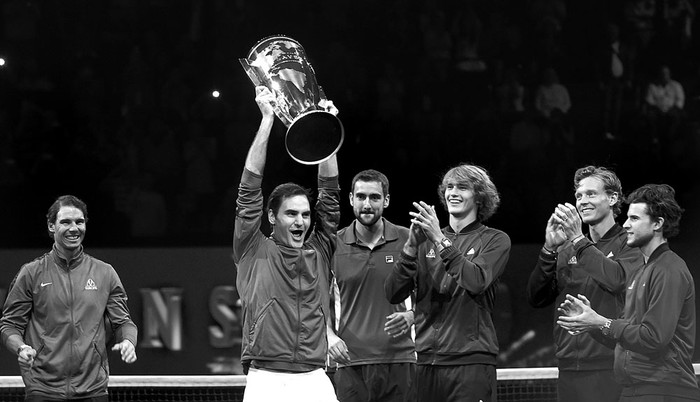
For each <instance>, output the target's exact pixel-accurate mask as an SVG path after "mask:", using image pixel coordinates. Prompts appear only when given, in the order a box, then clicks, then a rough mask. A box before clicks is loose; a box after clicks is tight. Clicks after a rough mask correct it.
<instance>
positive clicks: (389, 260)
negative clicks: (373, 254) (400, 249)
mask: <svg viewBox="0 0 700 402" xmlns="http://www.w3.org/2000/svg"><path fill="white" fill-rule="evenodd" d="M384 262H386V263H387V264H393V263H394V256H393V255H387V256H384Z"/></svg>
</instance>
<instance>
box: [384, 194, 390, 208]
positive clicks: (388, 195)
mask: <svg viewBox="0 0 700 402" xmlns="http://www.w3.org/2000/svg"><path fill="white" fill-rule="evenodd" d="M389 198H391V196H390V194H387V195H386V197H384V208H386V207H388V206H389Z"/></svg>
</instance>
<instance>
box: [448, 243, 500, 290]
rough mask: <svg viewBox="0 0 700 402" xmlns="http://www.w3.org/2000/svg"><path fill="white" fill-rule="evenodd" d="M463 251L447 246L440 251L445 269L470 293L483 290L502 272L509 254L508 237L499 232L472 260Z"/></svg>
mask: <svg viewBox="0 0 700 402" xmlns="http://www.w3.org/2000/svg"><path fill="white" fill-rule="evenodd" d="M464 252H466V250H465V251H460V250H459V249H457V248H456V247H454V246H453V247H448V248H445V249H443V250H442V251H441V252H440V257H441V258H442V260H443V262H444V263H445V270H446V271H447V273H448V274H449V275H450V276H452V277H453V278H454V279H455V280H456V281H457V284H458V285H459V286H460V287H462V288H464V289H466V290H467V291H468V292H469V293H471V294H475V295H478V294H481V293H483V292H485V291H486V290H487V289H488V288H489V287H490V286H491V285H492V284H493V283H494V282H495V281H496V280H497V279H498V278H499V277H500V276H501V274H502V273H503V270H504V269H505V267H506V264H507V263H508V257H509V256H510V238H509V237H508V235H506V234H505V233H502V232H499V233H497V234H496V235H495V236H493V237H491V238H490V239H489V240H487V241H486V243H485V244H484V247H483V249H482V250H481V251H480V252H479V254H478V255H477V256H475V258H474V259H473V260H469V259H468V258H467V257H466V256H465V255H464Z"/></svg>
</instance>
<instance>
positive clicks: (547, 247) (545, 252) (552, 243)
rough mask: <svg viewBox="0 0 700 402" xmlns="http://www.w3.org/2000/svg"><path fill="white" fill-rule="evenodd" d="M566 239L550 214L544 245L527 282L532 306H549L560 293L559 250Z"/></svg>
mask: <svg viewBox="0 0 700 402" xmlns="http://www.w3.org/2000/svg"><path fill="white" fill-rule="evenodd" d="M565 241H566V235H565V234H564V231H563V230H562V229H561V227H559V225H557V224H556V222H555V218H554V216H550V217H549V220H548V221H547V227H546V229H545V237H544V245H543V246H542V249H541V250H540V254H539V258H538V259H537V264H536V265H535V268H534V269H533V270H532V273H531V274H530V279H529V280H528V283H527V289H526V291H527V301H528V303H530V305H531V306H532V307H544V306H548V305H550V304H552V303H554V301H555V300H556V298H557V296H558V295H559V289H558V287H557V250H558V249H559V246H561V245H562V244H564V242H565Z"/></svg>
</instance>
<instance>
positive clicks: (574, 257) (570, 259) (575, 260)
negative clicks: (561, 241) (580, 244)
mask: <svg viewBox="0 0 700 402" xmlns="http://www.w3.org/2000/svg"><path fill="white" fill-rule="evenodd" d="M568 264H569V265H575V264H578V260H577V259H576V256H575V255H572V256H571V258H569V262H568Z"/></svg>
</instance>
